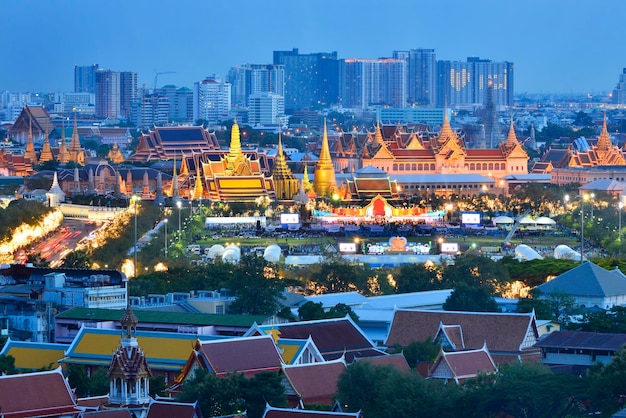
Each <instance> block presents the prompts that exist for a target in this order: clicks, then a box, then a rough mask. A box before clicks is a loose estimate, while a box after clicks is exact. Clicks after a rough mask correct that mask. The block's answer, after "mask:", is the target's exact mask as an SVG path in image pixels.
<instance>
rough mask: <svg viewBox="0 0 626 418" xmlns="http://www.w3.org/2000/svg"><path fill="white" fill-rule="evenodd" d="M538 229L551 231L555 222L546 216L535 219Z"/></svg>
mask: <svg viewBox="0 0 626 418" xmlns="http://www.w3.org/2000/svg"><path fill="white" fill-rule="evenodd" d="M535 222H536V223H537V226H538V227H541V228H543V229H553V228H554V227H555V226H556V221H555V220H554V219H550V218H548V217H547V216H540V217H538V218H537V219H535Z"/></svg>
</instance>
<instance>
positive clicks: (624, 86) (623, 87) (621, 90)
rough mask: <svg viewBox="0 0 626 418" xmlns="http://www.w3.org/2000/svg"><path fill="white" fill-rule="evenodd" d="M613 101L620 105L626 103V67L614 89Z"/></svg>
mask: <svg viewBox="0 0 626 418" xmlns="http://www.w3.org/2000/svg"><path fill="white" fill-rule="evenodd" d="M612 99H613V103H614V104H618V105H626V68H624V69H623V70H622V73H621V74H620V75H619V81H618V82H617V86H615V90H613V97H612Z"/></svg>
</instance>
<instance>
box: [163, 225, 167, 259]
mask: <svg viewBox="0 0 626 418" xmlns="http://www.w3.org/2000/svg"><path fill="white" fill-rule="evenodd" d="M164 222H165V243H164V247H165V259H166V260H167V218H165V221H164Z"/></svg>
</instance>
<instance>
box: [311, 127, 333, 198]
mask: <svg viewBox="0 0 626 418" xmlns="http://www.w3.org/2000/svg"><path fill="white" fill-rule="evenodd" d="M336 188H337V179H336V177H335V167H334V166H333V161H332V159H331V157H330V149H329V147H328V131H327V130H326V119H324V134H323V137H322V150H321V152H320V156H319V159H318V160H317V162H316V163H315V173H314V174H313V190H315V193H316V194H317V195H318V196H329V195H330V194H331V193H333V191H334V190H335V189H336Z"/></svg>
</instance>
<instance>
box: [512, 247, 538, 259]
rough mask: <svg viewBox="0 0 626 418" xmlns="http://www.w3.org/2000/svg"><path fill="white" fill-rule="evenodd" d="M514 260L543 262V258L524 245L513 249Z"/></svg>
mask: <svg viewBox="0 0 626 418" xmlns="http://www.w3.org/2000/svg"><path fill="white" fill-rule="evenodd" d="M515 258H517V259H518V260H519V261H531V260H543V257H542V256H541V255H540V254H539V253H538V252H537V251H535V250H533V249H532V248H530V247H529V246H528V245H526V244H520V245H518V246H517V247H515Z"/></svg>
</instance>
